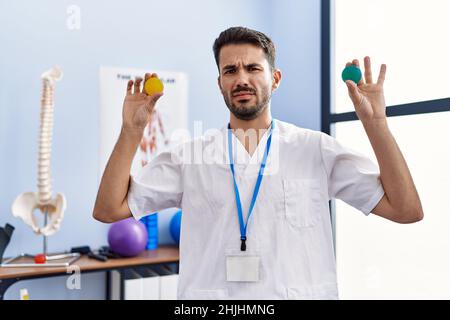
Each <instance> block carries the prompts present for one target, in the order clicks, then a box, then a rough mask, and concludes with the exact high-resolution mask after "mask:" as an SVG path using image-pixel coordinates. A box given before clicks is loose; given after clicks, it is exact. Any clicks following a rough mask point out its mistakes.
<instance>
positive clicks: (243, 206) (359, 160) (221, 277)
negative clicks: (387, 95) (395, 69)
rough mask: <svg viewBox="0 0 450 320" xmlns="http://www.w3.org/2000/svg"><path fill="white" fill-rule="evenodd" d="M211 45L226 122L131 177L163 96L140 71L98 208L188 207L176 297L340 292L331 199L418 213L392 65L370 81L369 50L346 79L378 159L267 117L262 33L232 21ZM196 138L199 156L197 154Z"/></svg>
mask: <svg viewBox="0 0 450 320" xmlns="http://www.w3.org/2000/svg"><path fill="white" fill-rule="evenodd" d="M213 49H214V54H215V59H216V63H217V67H218V70H219V77H218V85H219V88H220V90H221V92H222V95H223V97H224V100H225V103H226V105H227V107H228V109H229V110H230V120H229V124H228V126H225V127H224V128H223V129H222V130H221V131H219V132H218V133H216V134H213V135H211V136H209V137H202V138H200V139H196V140H194V141H190V142H188V143H186V144H184V147H183V148H182V149H180V148H176V149H174V150H171V151H168V152H163V153H161V154H160V155H159V156H157V157H156V158H155V159H154V160H153V161H152V162H151V163H149V164H148V165H147V166H146V167H144V168H143V170H142V171H141V173H140V174H139V175H138V176H136V177H130V174H129V173H130V168H131V162H132V159H133V156H134V154H135V151H136V148H137V146H138V144H139V141H140V139H141V137H142V132H143V128H144V127H145V125H146V124H147V123H148V122H149V120H150V116H151V112H152V110H153V108H154V107H155V104H156V102H157V100H158V99H159V98H160V97H161V94H155V95H153V96H147V95H146V94H145V93H143V92H141V82H142V79H140V78H138V79H136V80H135V81H134V82H133V81H130V82H129V83H128V88H127V95H126V97H125V101H124V107H123V126H122V131H121V134H120V137H119V139H118V141H117V144H116V146H115V148H114V150H113V153H112V155H111V158H110V160H109V162H108V164H107V167H106V169H105V172H104V175H103V178H102V181H101V185H100V188H99V192H98V196H97V200H96V204H95V208H94V213H93V214H94V217H95V218H96V219H97V220H100V221H104V222H113V221H117V220H120V219H124V218H127V217H130V216H132V215H133V216H134V217H135V218H136V219H139V218H141V217H142V216H144V215H147V214H151V213H153V212H156V211H158V210H160V209H163V208H168V207H181V208H182V210H183V218H182V227H181V241H180V278H179V279H180V280H179V289H178V290H179V291H178V297H179V298H180V299H303V298H305V299H336V298H338V292H337V284H336V266H335V257H334V252H333V241H332V228H331V222H330V215H329V207H328V201H329V200H330V199H331V198H339V199H342V200H343V201H345V202H347V203H349V204H350V205H352V206H353V207H355V208H357V209H359V210H360V211H362V212H363V213H365V214H369V213H370V212H372V213H374V214H376V215H379V216H381V217H384V218H387V219H389V220H392V221H395V222H399V223H411V222H416V221H419V220H421V219H422V217H423V213H422V208H421V203H420V199H419V196H418V194H417V191H416V188H415V186H414V182H413V180H412V178H411V175H410V172H409V170H408V167H407V165H406V162H405V160H404V158H403V156H402V154H401V152H400V149H399V148H398V146H397V144H396V142H395V140H394V137H393V136H392V134H391V132H390V131H389V128H388V125H387V120H386V114H385V111H386V105H385V102H384V94H383V81H384V77H385V73H386V66H385V65H383V66H382V67H381V70H380V75H379V77H378V80H377V81H376V82H374V81H373V79H372V73H371V67H370V60H369V58H368V57H366V58H365V59H364V67H365V71H364V80H361V81H360V82H359V83H358V84H355V83H353V82H352V81H347V83H346V84H347V86H348V92H349V95H350V98H351V100H352V102H353V104H354V106H355V110H356V113H357V115H358V117H359V119H360V120H361V122H362V124H363V125H364V128H365V131H366V133H367V135H368V137H369V139H370V142H371V144H372V147H373V149H374V151H375V154H376V156H377V160H378V165H379V169H378V167H377V166H375V165H374V164H373V163H372V162H371V161H370V160H368V159H367V158H366V157H364V156H363V155H361V154H359V153H356V152H354V151H352V150H350V149H347V148H345V147H343V146H342V145H340V144H339V143H338V142H337V141H336V140H335V139H334V138H332V137H330V136H328V135H326V134H324V133H321V132H316V131H312V130H307V129H302V128H298V127H296V126H294V125H292V124H288V123H286V122H282V121H278V120H273V119H272V117H271V113H270V98H271V95H272V93H273V92H274V91H275V90H276V89H277V88H278V86H279V84H280V81H281V72H280V70H278V69H276V68H275V47H274V45H273V43H272V41H271V40H270V39H269V38H268V37H267V36H266V35H264V34H263V33H261V32H258V31H254V30H250V29H247V28H242V27H235V28H230V29H227V30H225V31H224V32H222V33H221V34H220V35H219V37H218V38H217V39H216V41H215V43H214V47H213ZM350 64H354V65H358V60H353V61H352V62H351V63H350V62H349V63H348V65H350ZM151 76H154V75H151V74H146V75H145V77H146V78H148V77H151ZM133 88H134V91H132V89H133ZM195 145H197V146H200V150H201V152H202V155H201V157H202V159H203V163H198V162H196V161H191V160H190V159H191V154H192V150H194V157H195V156H196V152H197V151H196V150H197V149H198V148H196V147H195ZM197 153H198V152H197ZM186 154H188V156H186Z"/></svg>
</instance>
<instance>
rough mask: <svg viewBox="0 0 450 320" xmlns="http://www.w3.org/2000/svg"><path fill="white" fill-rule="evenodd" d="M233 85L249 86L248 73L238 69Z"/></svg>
mask: <svg viewBox="0 0 450 320" xmlns="http://www.w3.org/2000/svg"><path fill="white" fill-rule="evenodd" d="M234 86H235V87H239V86H240V87H248V86H249V77H248V74H247V73H246V72H244V71H242V70H241V71H239V72H238V73H237V77H236V82H235V83H234Z"/></svg>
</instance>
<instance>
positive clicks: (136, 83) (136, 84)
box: [134, 77, 142, 94]
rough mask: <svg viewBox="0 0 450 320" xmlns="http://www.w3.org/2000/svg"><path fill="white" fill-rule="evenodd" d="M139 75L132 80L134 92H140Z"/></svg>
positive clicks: (140, 79) (140, 80)
mask: <svg viewBox="0 0 450 320" xmlns="http://www.w3.org/2000/svg"><path fill="white" fill-rule="evenodd" d="M141 82H142V78H141V77H136V80H135V81H134V94H138V93H141Z"/></svg>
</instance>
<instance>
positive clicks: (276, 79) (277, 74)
mask: <svg viewBox="0 0 450 320" xmlns="http://www.w3.org/2000/svg"><path fill="white" fill-rule="evenodd" d="M281 77H282V75H281V70H280V69H274V70H273V72H272V80H273V81H272V91H275V90H277V88H278V86H279V85H280V83H281Z"/></svg>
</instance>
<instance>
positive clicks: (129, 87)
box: [127, 80, 133, 95]
mask: <svg viewBox="0 0 450 320" xmlns="http://www.w3.org/2000/svg"><path fill="white" fill-rule="evenodd" d="M131 88H133V80H128V83H127V95H129V94H133V92H132V91H131Z"/></svg>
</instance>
